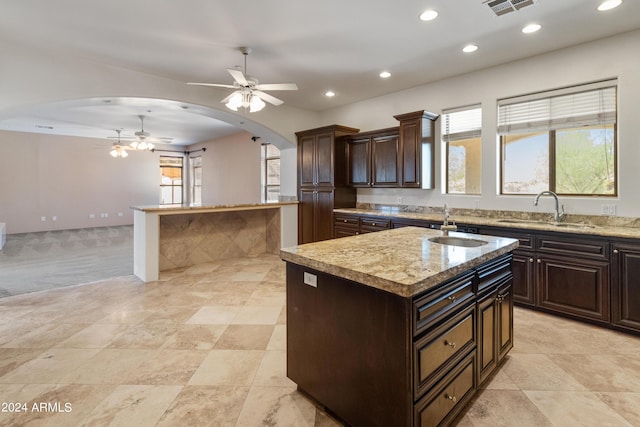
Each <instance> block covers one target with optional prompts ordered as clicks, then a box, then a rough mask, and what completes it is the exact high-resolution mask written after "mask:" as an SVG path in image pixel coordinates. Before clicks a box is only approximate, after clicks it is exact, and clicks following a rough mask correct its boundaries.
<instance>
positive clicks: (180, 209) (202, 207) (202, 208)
mask: <svg viewBox="0 0 640 427" xmlns="http://www.w3.org/2000/svg"><path fill="white" fill-rule="evenodd" d="M297 203H298V202H297V201H291V202H267V203H244V204H235V205H207V204H192V205H181V204H175V205H146V206H132V207H131V209H133V210H137V211H142V212H156V213H160V214H162V215H168V214H178V213H199V212H216V211H218V212H222V211H233V210H251V209H271V208H277V207H279V206H285V205H295V204H297Z"/></svg>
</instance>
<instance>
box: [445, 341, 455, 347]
mask: <svg viewBox="0 0 640 427" xmlns="http://www.w3.org/2000/svg"><path fill="white" fill-rule="evenodd" d="M444 345H447V346H449V347H451V348H456V343H454V342H450V341H447V340H444Z"/></svg>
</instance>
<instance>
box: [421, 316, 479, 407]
mask: <svg viewBox="0 0 640 427" xmlns="http://www.w3.org/2000/svg"><path fill="white" fill-rule="evenodd" d="M475 319H476V310H475V305H472V306H471V307H469V308H468V309H466V310H464V311H463V312H461V313H460V314H458V315H457V316H455V317H453V318H452V319H450V320H448V321H447V322H445V323H444V324H442V326H440V327H438V328H437V329H435V330H434V331H432V332H430V333H428V334H427V335H425V336H424V337H422V338H421V339H419V340H418V341H416V342H415V343H414V345H413V353H414V357H413V360H414V372H415V381H414V384H415V390H414V392H415V395H414V396H415V398H418V397H420V396H421V395H422V394H423V393H424V392H425V391H427V390H428V389H429V388H430V386H431V385H433V383H434V382H435V381H437V380H438V379H439V377H441V376H442V374H443V373H445V372H447V368H449V367H451V366H453V365H455V364H456V362H457V361H459V360H460V359H461V358H462V357H463V356H464V355H465V354H467V353H468V352H469V350H470V349H472V348H474V347H475V344H476V334H475V331H476V324H475Z"/></svg>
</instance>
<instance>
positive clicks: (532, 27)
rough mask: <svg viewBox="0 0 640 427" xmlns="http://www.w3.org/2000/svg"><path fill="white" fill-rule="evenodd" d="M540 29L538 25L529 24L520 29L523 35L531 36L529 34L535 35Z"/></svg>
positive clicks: (540, 26)
mask: <svg viewBox="0 0 640 427" xmlns="http://www.w3.org/2000/svg"><path fill="white" fill-rule="evenodd" d="M540 28H542V25H540V24H529V25H527V26H526V27H524V28H523V29H522V32H523V33H525V34H531V33H535V32H536V31H538V30H539V29H540Z"/></svg>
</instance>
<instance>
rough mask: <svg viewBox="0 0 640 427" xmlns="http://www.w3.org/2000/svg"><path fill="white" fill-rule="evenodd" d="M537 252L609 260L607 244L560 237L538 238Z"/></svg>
mask: <svg viewBox="0 0 640 427" xmlns="http://www.w3.org/2000/svg"><path fill="white" fill-rule="evenodd" d="M537 243H538V245H537V246H538V248H537V249H538V252H539V253H548V254H558V255H568V256H580V257H587V258H596V259H608V258H609V243H608V242H606V241H598V240H586V239H584V240H582V239H571V238H566V239H565V238H560V237H539V238H538V242H537Z"/></svg>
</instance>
